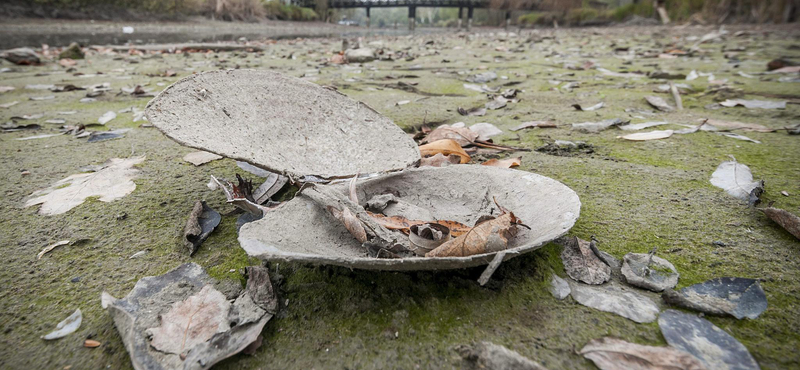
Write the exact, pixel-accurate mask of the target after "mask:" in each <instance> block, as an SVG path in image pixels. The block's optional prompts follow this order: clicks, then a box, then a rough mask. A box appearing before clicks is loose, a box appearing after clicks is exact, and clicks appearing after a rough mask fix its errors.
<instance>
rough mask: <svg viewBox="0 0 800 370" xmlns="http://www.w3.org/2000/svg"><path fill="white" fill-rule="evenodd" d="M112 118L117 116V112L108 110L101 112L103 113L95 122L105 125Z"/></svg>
mask: <svg viewBox="0 0 800 370" xmlns="http://www.w3.org/2000/svg"><path fill="white" fill-rule="evenodd" d="M114 118H117V114H116V113H115V112H114V111H111V110H110V111H108V112H105V113H103V115H102V116H100V118H98V119H97V123H99V124H101V125H105V124H106V123H109V122H111V120H113V119H114Z"/></svg>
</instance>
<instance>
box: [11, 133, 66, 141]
mask: <svg viewBox="0 0 800 370" xmlns="http://www.w3.org/2000/svg"><path fill="white" fill-rule="evenodd" d="M61 135H64V134H63V133H60V134H42V135H34V136H26V137H18V138H17V139H16V140H21V141H22V140H36V139H46V138H48V137H55V136H61Z"/></svg>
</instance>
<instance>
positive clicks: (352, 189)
mask: <svg viewBox="0 0 800 370" xmlns="http://www.w3.org/2000/svg"><path fill="white" fill-rule="evenodd" d="M356 181H358V174H356V175H355V176H353V178H352V179H351V180H350V185H349V186H348V189H347V190H348V196H349V197H350V201H351V202H353V203H355V204H358V193H357V192H356Z"/></svg>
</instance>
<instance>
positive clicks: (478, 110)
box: [456, 107, 486, 117]
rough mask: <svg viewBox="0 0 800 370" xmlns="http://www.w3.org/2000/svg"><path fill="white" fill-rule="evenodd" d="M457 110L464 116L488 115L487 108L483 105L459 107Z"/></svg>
mask: <svg viewBox="0 0 800 370" xmlns="http://www.w3.org/2000/svg"><path fill="white" fill-rule="evenodd" d="M456 111H457V112H458V114H460V115H462V116H476V117H480V116H485V115H486V108H483V107H475V108H470V109H464V108H461V107H458V109H456Z"/></svg>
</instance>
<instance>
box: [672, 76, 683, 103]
mask: <svg viewBox="0 0 800 370" xmlns="http://www.w3.org/2000/svg"><path fill="white" fill-rule="evenodd" d="M669 91H670V92H671V93H672V98H673V99H675V106H676V107H677V108H678V110H683V101H681V94H680V92H678V88H677V87H675V84H674V83H672V81H670V82H669Z"/></svg>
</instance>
